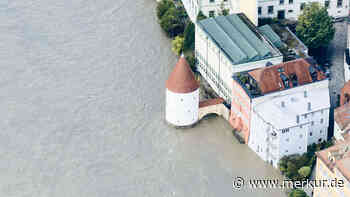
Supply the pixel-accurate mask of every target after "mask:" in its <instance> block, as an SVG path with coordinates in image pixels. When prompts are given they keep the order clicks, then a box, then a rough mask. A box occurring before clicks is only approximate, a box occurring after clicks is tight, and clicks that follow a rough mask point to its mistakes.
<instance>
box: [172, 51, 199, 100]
mask: <svg viewBox="0 0 350 197" xmlns="http://www.w3.org/2000/svg"><path fill="white" fill-rule="evenodd" d="M166 88H167V89H168V90H170V91H172V92H175V93H189V92H193V91H195V90H197V89H198V88H199V84H198V82H197V81H196V79H195V77H194V74H193V72H192V70H191V68H190V65H188V63H187V61H186V58H185V57H184V56H183V55H182V56H181V57H180V59H179V61H178V62H177V64H176V65H175V68H174V70H173V71H172V72H171V74H170V76H169V78H168V80H167V81H166Z"/></svg>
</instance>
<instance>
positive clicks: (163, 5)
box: [156, 0, 175, 20]
mask: <svg viewBox="0 0 350 197" xmlns="http://www.w3.org/2000/svg"><path fill="white" fill-rule="evenodd" d="M172 7H175V5H174V3H173V2H172V1H171V0H161V1H160V2H159V3H158V4H157V8H156V9H157V17H158V19H159V20H160V19H161V18H162V17H163V15H164V14H165V13H166V11H168V10H169V9H170V8H172Z"/></svg>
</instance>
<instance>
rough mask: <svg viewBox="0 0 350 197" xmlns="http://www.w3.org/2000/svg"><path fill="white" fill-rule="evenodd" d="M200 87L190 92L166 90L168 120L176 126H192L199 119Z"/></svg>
mask: <svg viewBox="0 0 350 197" xmlns="http://www.w3.org/2000/svg"><path fill="white" fill-rule="evenodd" d="M198 110H199V89H197V90H195V91H194V92H190V93H174V92H171V91H169V90H168V89H167V90H166V115H165V116H166V121H167V122H168V123H170V124H172V125H174V126H190V125H192V124H194V123H196V122H197V121H198Z"/></svg>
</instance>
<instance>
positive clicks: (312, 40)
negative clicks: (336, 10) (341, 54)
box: [296, 2, 335, 49]
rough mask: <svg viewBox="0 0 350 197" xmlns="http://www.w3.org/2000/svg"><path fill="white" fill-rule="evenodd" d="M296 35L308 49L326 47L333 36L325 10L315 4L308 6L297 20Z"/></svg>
mask: <svg viewBox="0 0 350 197" xmlns="http://www.w3.org/2000/svg"><path fill="white" fill-rule="evenodd" d="M296 33H297V36H298V37H299V38H300V39H301V40H302V41H303V42H304V44H306V46H308V47H309V48H310V49H317V48H321V47H327V46H328V44H329V43H330V42H331V41H332V39H333V37H334V34H335V28H334V25H333V20H332V17H330V16H329V15H328V12H327V8H325V7H321V6H320V5H319V4H318V3H317V2H313V3H311V4H308V5H307V6H306V7H305V8H304V10H303V13H302V14H301V15H300V16H299V18H298V25H297V27H296Z"/></svg>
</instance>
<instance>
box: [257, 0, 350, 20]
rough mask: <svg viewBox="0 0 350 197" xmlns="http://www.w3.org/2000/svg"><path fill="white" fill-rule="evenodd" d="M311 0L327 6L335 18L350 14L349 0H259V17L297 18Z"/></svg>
mask: <svg viewBox="0 0 350 197" xmlns="http://www.w3.org/2000/svg"><path fill="white" fill-rule="evenodd" d="M310 2H318V3H320V5H322V6H325V7H327V10H328V13H329V15H330V16H333V17H335V18H340V17H346V16H348V15H349V0H312V1H310V0H258V17H259V18H279V19H285V18H287V19H293V20H297V19H298V16H299V15H300V14H301V13H302V11H303V9H304V7H305V5H306V4H307V3H310Z"/></svg>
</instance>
